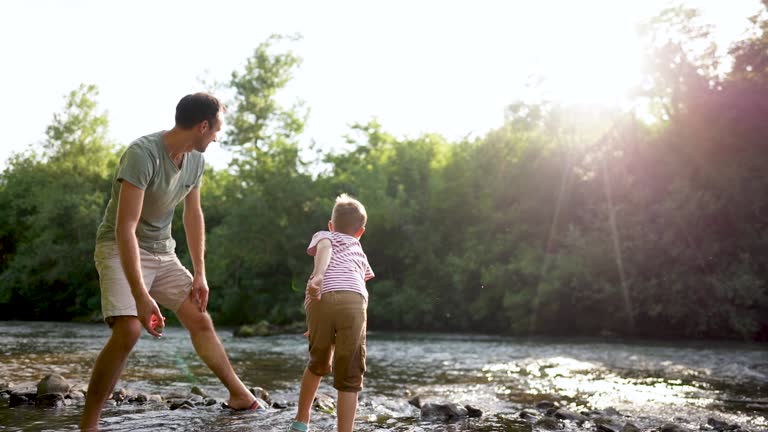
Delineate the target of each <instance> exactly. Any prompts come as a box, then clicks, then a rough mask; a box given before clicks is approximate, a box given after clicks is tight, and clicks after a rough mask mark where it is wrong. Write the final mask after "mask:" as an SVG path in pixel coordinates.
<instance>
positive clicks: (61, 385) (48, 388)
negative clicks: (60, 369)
mask: <svg viewBox="0 0 768 432" xmlns="http://www.w3.org/2000/svg"><path fill="white" fill-rule="evenodd" d="M71 388H72V385H71V384H70V383H69V381H67V380H66V379H65V378H64V377H63V376H61V375H58V374H48V375H46V376H44V377H43V379H41V380H40V382H39V383H37V394H39V395H45V394H52V393H61V394H67V393H69V390H70V389H71Z"/></svg>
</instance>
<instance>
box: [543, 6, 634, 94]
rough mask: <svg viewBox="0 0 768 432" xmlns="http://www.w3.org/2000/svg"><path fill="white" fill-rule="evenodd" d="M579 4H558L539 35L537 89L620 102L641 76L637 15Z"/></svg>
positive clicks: (631, 11) (615, 8) (626, 9)
mask: <svg viewBox="0 0 768 432" xmlns="http://www.w3.org/2000/svg"><path fill="white" fill-rule="evenodd" d="M616 3H622V2H616ZM579 4H580V2H572V3H570V4H569V3H565V4H563V7H564V9H565V10H564V11H561V12H560V13H558V14H557V15H556V16H552V18H551V19H552V20H553V22H549V23H548V25H547V28H548V29H550V31H548V32H546V34H545V35H543V37H542V38H541V39H540V41H539V49H538V50H537V53H536V58H535V59H534V61H535V72H534V74H535V75H536V76H537V77H538V79H539V85H538V89H537V90H538V92H540V95H541V96H542V98H544V99H548V100H553V101H557V102H560V103H565V104H585V105H601V106H614V105H616V106H618V105H622V104H624V103H626V102H627V101H628V100H629V99H630V94H631V92H632V90H633V89H634V88H636V87H637V86H638V85H639V84H640V83H641V81H642V79H643V44H642V42H641V40H640V37H639V35H638V34H637V32H636V26H635V25H634V24H636V23H639V22H640V21H641V20H642V19H643V15H641V14H640V13H639V12H638V11H637V10H633V9H628V8H624V9H622V8H621V7H617V6H615V5H614V6H611V5H610V4H605V3H604V4H600V5H599V7H597V6H595V7H584V6H583V4H582V6H581V7H579Z"/></svg>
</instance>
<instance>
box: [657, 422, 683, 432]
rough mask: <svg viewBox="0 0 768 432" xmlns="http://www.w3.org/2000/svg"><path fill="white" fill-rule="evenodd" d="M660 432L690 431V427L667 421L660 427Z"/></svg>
mask: <svg viewBox="0 0 768 432" xmlns="http://www.w3.org/2000/svg"><path fill="white" fill-rule="evenodd" d="M659 431H660V432H690V431H689V430H688V429H686V428H684V427H682V426H680V425H678V424H675V423H665V424H664V425H662V426H661V427H660V428H659Z"/></svg>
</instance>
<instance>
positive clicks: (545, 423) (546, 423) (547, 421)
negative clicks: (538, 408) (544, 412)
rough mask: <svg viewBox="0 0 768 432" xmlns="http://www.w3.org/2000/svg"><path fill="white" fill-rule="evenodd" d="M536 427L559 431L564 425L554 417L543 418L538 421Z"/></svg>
mask: <svg viewBox="0 0 768 432" xmlns="http://www.w3.org/2000/svg"><path fill="white" fill-rule="evenodd" d="M534 426H536V427H537V428H540V429H546V430H559V429H562V428H563V425H562V424H561V423H560V422H559V421H558V420H557V419H555V418H552V417H542V418H540V419H538V420H536V423H534Z"/></svg>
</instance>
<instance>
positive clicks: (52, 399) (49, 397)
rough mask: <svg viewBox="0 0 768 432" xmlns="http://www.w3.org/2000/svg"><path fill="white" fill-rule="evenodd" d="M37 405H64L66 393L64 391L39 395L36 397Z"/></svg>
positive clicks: (52, 406)
mask: <svg viewBox="0 0 768 432" xmlns="http://www.w3.org/2000/svg"><path fill="white" fill-rule="evenodd" d="M35 405H37V406H41V407H49V408H55V407H60V406H64V395H63V394H62V393H46V394H42V395H39V396H37V397H36V398H35Z"/></svg>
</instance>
